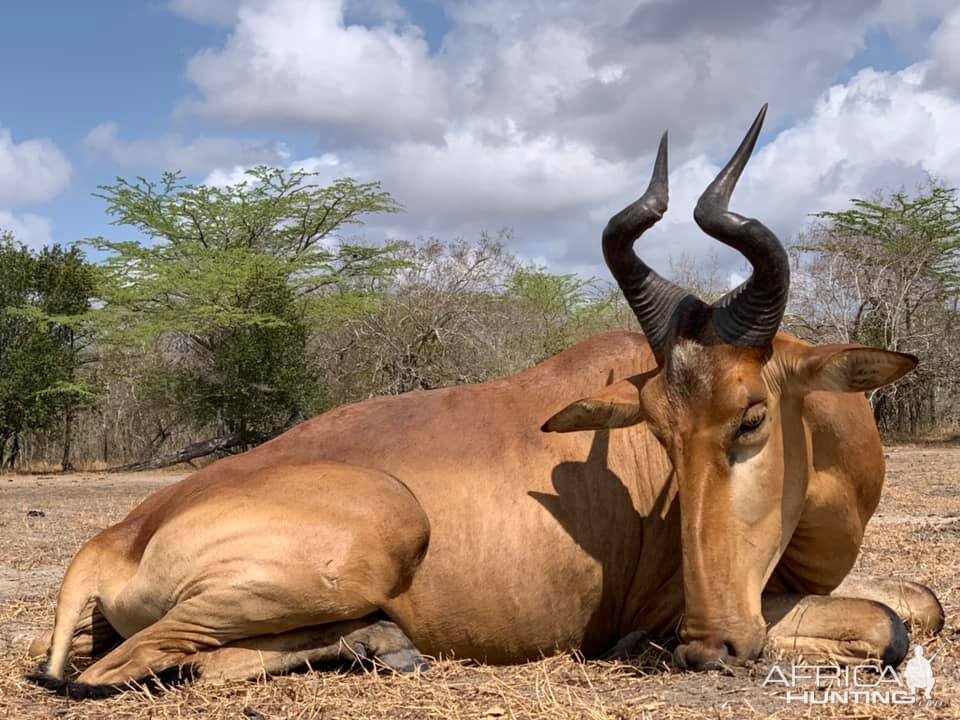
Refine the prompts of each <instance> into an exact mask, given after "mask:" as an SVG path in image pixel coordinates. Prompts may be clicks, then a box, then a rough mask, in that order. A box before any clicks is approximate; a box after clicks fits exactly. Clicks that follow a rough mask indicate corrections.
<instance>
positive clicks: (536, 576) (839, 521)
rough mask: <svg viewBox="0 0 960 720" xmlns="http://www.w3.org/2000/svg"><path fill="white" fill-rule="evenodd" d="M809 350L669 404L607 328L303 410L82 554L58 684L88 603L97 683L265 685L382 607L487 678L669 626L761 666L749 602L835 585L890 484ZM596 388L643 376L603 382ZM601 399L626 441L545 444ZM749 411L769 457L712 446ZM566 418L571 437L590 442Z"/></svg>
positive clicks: (626, 341)
mask: <svg viewBox="0 0 960 720" xmlns="http://www.w3.org/2000/svg"><path fill="white" fill-rule="evenodd" d="M809 352H810V349H809V347H808V346H807V345H805V344H804V343H800V342H799V341H797V340H794V339H791V338H787V337H785V336H781V337H780V338H779V339H778V340H777V344H776V349H775V353H774V357H773V359H770V360H769V361H768V359H767V358H765V357H761V356H760V355H758V354H757V353H755V352H753V351H745V350H740V349H735V348H730V347H728V346H723V345H715V346H709V347H702V348H700V347H698V348H696V349H695V350H693V349H690V352H687V351H685V354H684V356H683V359H682V361H683V364H684V365H686V366H687V367H688V369H689V367H690V365H691V361H692V360H691V359H695V360H696V362H695V363H694V364H695V365H696V367H697V372H698V373H699V375H700V376H701V378H702V379H703V381H704V383H707V384H706V385H705V387H710V388H713V390H712V391H711V392H710V393H709V394H708V395H707V396H706V397H704V396H703V394H702V393H695V394H693V395H689V394H688V395H683V394H677V393H675V392H670V388H669V386H668V385H667V384H666V381H665V380H664V374H663V373H659V374H658V373H656V372H654V371H655V363H654V361H653V358H652V356H651V353H650V352H649V349H648V348H647V345H646V343H645V341H644V339H643V337H642V336H640V335H637V334H634V333H611V334H607V335H602V336H598V337H595V338H592V339H590V340H587V341H585V342H584V343H581V344H580V345H578V346H577V347H575V348H573V349H571V350H569V351H567V352H565V353H563V354H561V355H559V356H557V357H555V358H553V359H551V360H549V361H547V362H545V363H543V364H541V365H539V366H537V367H536V368H534V369H532V370H530V371H528V372H526V373H522V374H520V375H517V376H514V377H511V378H507V379H504V380H500V381H496V382H492V383H487V384H484V385H477V386H463V387H457V388H450V389H446V390H437V391H431V392H427V393H412V394H408V395H404V396H400V397H390V398H379V399H375V400H370V401H367V402H364V403H360V404H357V405H351V406H347V407H343V408H339V409H337V410H334V411H331V412H329V413H327V414H325V415H322V416H320V417H318V418H314V419H313V420H310V421H308V422H305V423H303V424H302V425H299V426H297V427H295V428H293V429H292V430H290V431H289V432H287V433H286V434H284V435H282V436H281V437H279V438H277V439H275V440H273V441H271V442H269V443H267V444H265V445H262V446H260V447H258V448H256V449H254V450H252V451H250V452H248V453H245V454H243V455H240V456H237V457H233V458H229V459H226V460H222V461H220V462H217V463H215V464H213V465H211V466H210V467H208V468H205V469H203V470H201V471H199V472H197V473H195V474H194V475H192V476H191V477H189V478H187V479H186V480H184V481H182V482H180V483H178V484H176V485H173V486H171V487H169V488H166V489H164V490H162V491H160V492H158V493H156V494H155V495H153V496H152V497H150V498H148V499H147V500H146V501H144V502H143V503H142V504H141V505H140V506H139V507H137V508H136V509H135V510H134V511H133V512H131V513H130V515H128V516H127V518H125V519H124V520H123V521H121V522H120V523H118V524H117V525H115V526H113V527H111V528H108V529H107V530H105V531H104V532H102V533H101V534H100V535H98V536H97V537H95V538H94V539H93V540H91V541H90V542H89V543H88V544H87V545H86V546H84V548H83V549H82V550H81V551H80V553H79V554H78V556H77V558H76V559H75V560H74V562H73V563H72V564H71V567H70V569H69V571H68V574H67V577H66V580H65V582H64V586H63V588H62V589H61V596H60V601H59V603H58V609H57V618H56V624H55V630H54V639H53V643H52V648H51V651H50V664H49V671H50V674H52V675H53V676H55V677H62V676H63V673H64V669H65V660H66V657H67V652H68V650H69V647H70V643H71V639H72V637H73V632H74V628H75V626H76V624H77V621H78V618H79V615H80V613H82V611H83V608H84V607H85V606H86V604H87V602H88V601H89V600H90V599H93V600H95V601H96V603H97V607H98V608H99V611H100V612H102V614H103V615H104V616H105V617H106V619H107V620H108V621H109V622H110V624H111V625H112V626H113V627H114V628H116V629H117V630H118V631H119V632H120V633H121V634H122V635H123V636H124V637H126V638H127V640H126V641H125V642H124V643H123V644H122V645H120V646H119V647H118V648H116V649H115V650H113V651H112V652H110V653H109V654H108V655H107V656H106V657H104V658H103V659H101V660H99V661H98V662H97V663H95V664H94V665H93V666H91V667H90V668H89V669H87V670H86V671H85V672H84V673H83V674H82V675H81V676H80V678H79V680H80V682H82V683H87V684H91V685H102V684H118V683H123V682H126V681H128V680H133V679H138V678H142V677H145V676H146V675H148V674H150V673H155V672H159V671H161V670H163V669H165V668H169V667H173V666H176V665H182V664H200V665H201V666H202V665H203V663H204V662H206V663H208V665H209V666H210V667H214V666H215V667H216V668H217V670H216V672H217V673H218V674H220V675H222V676H225V677H234V676H237V675H238V674H239V675H243V674H244V673H246V672H247V670H244V668H248V669H249V668H251V667H253V666H254V665H256V662H255V661H254V660H253V659H252V658H253V655H251V653H252V652H257V653H261V652H263V651H264V650H269V652H268V653H267V655H269V658H270V659H269V662H266V661H265V663H264V666H263V667H262V668H261V669H265V670H266V671H268V672H273V671H274V669H276V671H281V670H284V669H288V668H289V667H290V666H291V663H294V664H295V663H296V662H299V661H301V660H304V659H310V658H315V659H316V658H328V659H329V657H330V656H331V654H336V652H339V651H336V652H335V651H334V650H333V649H332V648H334V647H336V643H334V642H333V640H332V639H331V638H332V637H333V636H338V637H339V635H338V633H340V632H341V631H340V630H338V628H340V629H342V633H341V634H343V635H347V634H349V633H351V632H354V631H357V632H359V631H361V630H362V628H363V627H366V626H367V625H369V624H370V621H367V620H362V619H364V618H368V617H370V616H372V615H373V614H374V613H385V614H386V615H387V616H389V617H390V618H391V619H392V620H393V621H395V622H396V623H397V625H398V626H399V628H400V629H401V630H402V631H403V633H405V635H406V636H407V637H409V639H410V640H412V641H413V643H414V644H415V645H416V648H418V649H419V650H420V651H421V652H424V653H427V654H430V655H455V656H456V657H459V658H475V659H477V660H481V661H486V662H496V663H504V662H517V661H523V660H529V659H534V658H537V657H539V656H541V655H543V654H550V653H553V652H556V651H557V650H566V649H573V648H580V649H581V650H582V651H584V652H585V653H586V654H587V655H596V654H599V653H601V652H603V651H605V650H607V649H609V648H611V647H612V646H613V645H614V644H615V643H616V642H617V641H618V640H619V639H620V638H621V637H623V636H624V635H627V634H628V633H630V632H632V631H635V630H640V629H642V630H646V631H648V632H650V633H653V634H655V635H657V634H660V635H668V634H670V633H672V632H673V631H674V629H675V628H676V627H677V626H678V624H680V623H681V621H682V622H683V637H684V642H685V647H687V648H688V649H689V653H690V657H691V658H692V657H693V655H694V654H696V653H701V654H703V655H704V657H706V656H707V655H709V652H708V650H709V648H712V647H714V646H716V645H717V643H721V644H722V643H724V642H726V643H729V644H730V646H731V647H733V648H734V650H735V651H736V653H737V655H738V656H742V657H750V656H753V655H755V654H756V653H757V652H759V649H760V646H761V645H762V644H763V641H764V627H765V623H764V620H763V616H762V614H761V593H762V592H763V591H764V589H765V588H767V589H768V590H774V591H778V592H781V593H795V594H796V593H800V594H804V593H828V592H829V591H830V590H832V589H833V588H834V587H836V585H838V584H839V583H840V581H841V580H842V579H843V578H844V576H845V575H846V574H847V572H848V571H849V569H850V567H851V566H852V564H853V562H854V559H855V557H856V552H857V548H858V547H859V544H860V540H861V538H862V534H863V528H864V525H865V523H866V521H867V519H868V518H869V517H870V515H871V514H872V512H873V509H874V508H875V506H876V503H877V500H878V498H879V492H880V487H881V484H882V478H883V456H882V451H881V446H880V442H879V437H878V435H877V431H876V428H875V426H874V425H873V420H872V416H871V414H870V410H869V407H868V406H867V403H866V401H865V400H864V398H863V397H862V396H861V395H855V394H846V395H838V394H828V393H822V392H808V389H807V387H806V386H805V385H803V386H802V387H801V385H802V383H794V384H791V383H792V380H791V378H792V377H794V376H795V375H796V368H798V367H801V366H803V359H804V357H805V356H806V354H807V353H809ZM706 370H709V373H710V374H709V378H706V377H704V376H703V373H704V372H705V371H706ZM610 378H632V379H633V380H632V381H631V382H632V384H631V385H630V387H627V386H626V385H623V384H617V385H616V386H611V387H610V388H607V389H606V390H604V388H605V387H606V386H607V385H608V382H609V379H610ZM592 393H600V395H599V396H598V397H599V399H597V398H592V401H593V402H595V403H597V404H596V407H600V406H602V405H603V404H604V403H606V402H609V401H611V399H612V400H613V401H614V402H615V404H616V403H620V404H624V403H625V404H626V405H627V406H629V407H631V408H632V410H631V412H632V415H631V416H630V418H629V421H628V422H627V421H624V415H623V414H622V408H621V409H620V410H619V411H612V412H609V413H608V416H609V418H610V419H609V423H610V424H611V425H613V426H614V427H617V426H619V425H630V426H629V427H624V428H623V429H612V430H608V429H602V430H599V431H597V432H570V433H568V434H556V433H544V432H542V431H541V426H542V425H543V424H544V421H547V420H548V419H550V418H551V417H553V416H555V415H557V413H558V412H559V411H561V410H562V409H563V408H564V407H565V406H567V405H568V403H569V402H570V400H571V399H573V398H577V397H581V398H590V396H591V394H592ZM758 398H759V399H762V400H764V401H765V402H766V403H767V405H768V412H769V427H768V428H767V429H766V430H765V433H766V434H765V436H764V438H765V439H764V442H763V443H761V444H758V446H757V447H756V448H751V447H739V446H738V447H737V448H736V452H734V453H733V455H728V453H727V450H729V448H727V446H726V444H725V443H726V441H723V442H721V440H720V438H721V437H726V435H723V433H728V432H729V430H730V423H737V422H739V418H740V417H741V415H742V413H743V408H744V407H746V406H747V405H748V404H749V403H751V402H755V401H756V400H757V399H758ZM575 404H576V403H575ZM580 407H581V409H580V410H576V411H571V413H572V414H568V416H567V418H568V419H567V420H565V421H564V422H567V425H563V426H562V429H569V430H573V429H577V427H576V426H577V418H581V419H582V420H583V422H587V423H589V422H594V423H595V424H594V426H593V427H604V422H596V415H595V414H591V413H590V412H587V413H586V414H584V413H583V411H582V408H583V406H582V405H581V406H580ZM568 409H569V408H568ZM578 413H580V414H579V415H578ZM602 414H603V413H602V412H601V415H602ZM584 418H585V419H584ZM558 422H559V421H558ZM609 426H610V425H606V427H609ZM548 429H552V428H549V426H548ZM557 429H561V427H560V426H559V425H558V427H557ZM658 438H659V440H658ZM730 457H733V458H734V459H735V460H736V462H735V465H737V464H740V463H742V464H743V468H744V470H743V473H742V476H737V477H733V476H732V475H731V472H732V471H731V470H730V466H729V465H727V463H728V460H729V458H730ZM738 472H739V471H738ZM732 480H734V481H735V482H731V481H732ZM734 486H735V488H734ZM768 584H769V587H768ZM354 621H359V622H360V624H359V625H356V624H351V623H354ZM344 623H346V624H344ZM364 623H366V625H365V624H364ZM311 628H313V629H311ZM317 628H319V629H317ZM824 628H827V629H825V630H824V632H829V623H827V624H825V625H824ZM285 638H286V639H287V640H289V642H288V643H287V644H285V643H286V640H284V639H285ZM42 645H43V643H40V646H42ZM230 648H232V650H229V651H228V649H230ZM217 653H219V655H217ZM271 653H272V654H271ZM258 657H259V655H258ZM213 658H218V659H216V660H214V659H213ZM231 658H232V659H231ZM234 662H235V667H233V669H231V663H234ZM693 664H696V663H693ZM257 667H260V666H259V665H257Z"/></svg>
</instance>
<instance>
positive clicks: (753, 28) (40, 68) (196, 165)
mask: <svg viewBox="0 0 960 720" xmlns="http://www.w3.org/2000/svg"><path fill="white" fill-rule="evenodd" d="M765 102H767V103H769V106H770V110H769V113H768V116H767V121H766V126H765V129H764V133H763V135H762V136H761V141H760V144H759V146H758V150H757V151H756V153H755V155H754V158H753V161H752V162H751V164H750V165H749V167H748V169H747V172H746V173H745V175H744V177H743V179H742V180H741V183H740V185H739V186H738V189H737V192H736V193H735V194H734V197H733V202H732V204H731V208H732V209H734V210H737V211H738V212H741V213H743V214H746V215H750V216H754V217H757V218H759V219H760V220H762V221H763V222H764V223H766V224H767V225H768V226H769V227H771V228H772V229H773V230H774V231H775V232H776V233H777V234H778V235H779V237H780V238H781V240H782V241H784V242H785V243H789V242H791V241H793V240H795V239H796V237H797V234H798V233H799V232H801V231H802V230H803V228H804V227H805V226H806V225H807V224H808V223H809V222H810V219H811V214H812V213H814V212H817V211H820V210H835V209H841V208H843V207H845V206H846V205H847V204H848V203H849V200H850V199H851V198H854V197H871V196H873V195H874V194H875V193H876V192H877V191H878V190H881V189H888V190H899V189H906V190H913V189H915V188H917V187H919V186H920V185H921V184H922V183H923V182H924V181H925V179H926V178H927V177H928V176H932V177H935V178H937V179H939V180H942V181H943V182H946V183H947V184H949V185H951V186H960V7H958V6H957V3H956V2H955V1H950V2H945V1H941V0H911V2H903V0H889V1H887V0H849V1H848V2H837V1H836V0H808V1H806V2H790V1H781V0H729V1H728V2H723V3H718V2H713V3H710V2H703V1H702V0H640V1H638V0H632V1H629V2H628V1H626V0H595V1H590V0H581V1H579V2H575V1H573V0H524V1H522V2H521V1H519V0H512V1H508V0H269V1H268V0H144V1H137V0H90V1H89V2H84V3H64V2H54V1H53V0H34V1H33V2H30V3H10V4H8V6H7V7H5V8H4V19H3V22H2V23H0V228H5V229H8V230H10V231H12V232H13V233H14V234H15V236H16V237H17V238H18V239H19V240H20V241H21V242H23V243H25V244H27V245H29V246H31V247H35V248H36V247H40V246H43V245H45V244H50V243H60V244H64V245H69V244H72V243H74V242H76V241H78V240H81V239H83V238H86V237H91V236H96V235H104V236H106V237H108V238H110V239H114V240H125V239H131V238H132V237H133V236H132V235H131V231H130V230H129V229H127V228H122V227H116V226H112V225H111V224H110V218H109V217H107V215H106V214H105V212H104V208H105V206H104V202H103V201H102V200H101V199H98V198H96V197H95V196H94V195H93V193H94V192H96V188H97V186H98V185H101V184H105V183H110V182H113V180H114V178H115V177H117V176H120V177H126V178H133V177H136V176H143V177H146V178H154V179H156V178H159V176H160V175H161V173H162V172H164V171H165V170H181V171H183V172H184V173H185V174H186V175H187V177H188V178H189V179H191V180H192V181H195V182H206V183H211V184H224V183H229V182H234V181H237V180H239V179H241V178H242V177H243V171H244V170H245V169H247V168H249V167H252V166H254V165H257V164H270V165H276V166H282V167H286V168H291V169H296V168H304V169H308V170H311V171H315V172H318V173H319V174H320V177H321V178H323V179H328V180H333V179H335V178H337V177H343V176H350V177H354V178H356V179H358V180H363V181H367V180H377V181H380V182H382V183H383V187H384V188H385V189H386V190H388V191H390V192H391V193H392V194H393V195H394V196H395V197H396V198H397V200H398V201H399V202H400V203H401V204H402V205H403V206H404V207H405V209H406V210H405V212H404V213H402V214H400V215H394V216H390V217H388V218H371V219H370V221H369V222H368V223H367V225H366V226H365V227H364V228H363V229H362V231H361V232H362V235H363V236H364V237H365V238H366V239H367V240H369V241H373V242H377V241H381V240H386V239H393V240H415V239H416V238H418V237H431V236H432V237H437V238H440V239H445V240H453V239H457V238H463V239H466V240H471V239H475V238H477V237H479V235H480V233H481V232H483V231H488V232H491V233H495V232H497V231H498V230H500V229H502V228H509V229H510V230H511V231H512V235H511V240H510V248H511V250H513V251H514V252H515V253H517V254H518V255H519V256H520V257H521V258H523V259H525V260H527V261H530V262H536V263H539V264H542V265H545V266H546V267H548V268H549V269H551V270H553V271H555V272H576V273H580V274H582V275H584V276H596V277H607V271H606V270H605V269H604V267H603V264H602V259H601V253H600V234H601V232H602V229H603V226H604V225H605V224H606V221H607V219H609V217H610V216H611V215H613V214H614V213H616V212H617V211H619V210H620V209H621V208H622V207H624V206H625V205H626V204H627V203H629V202H630V201H631V200H633V199H634V198H635V197H636V196H637V195H639V193H640V192H642V190H643V189H644V188H645V186H646V183H647V181H648V179H649V174H650V170H651V167H652V163H653V154H654V152H655V150H656V146H657V141H658V139H659V136H660V134H661V133H662V132H663V131H664V130H669V133H670V164H671V172H670V185H671V199H670V210H669V211H668V213H667V215H666V216H665V217H664V219H663V220H662V221H661V222H660V223H659V224H658V226H657V227H656V228H654V230H652V231H651V232H650V233H648V235H647V236H645V237H644V238H643V240H641V241H640V242H639V243H638V252H640V254H641V255H642V256H643V257H644V259H646V260H647V261H648V262H650V263H651V264H652V265H653V266H654V267H655V268H657V269H660V270H661V271H669V268H670V261H671V258H672V259H673V260H677V259H678V258H679V256H680V255H681V254H687V255H690V256H693V257H696V258H700V259H705V258H708V257H710V256H711V255H713V256H715V258H716V260H717V261H718V262H719V264H720V267H721V269H722V271H723V272H725V273H736V272H738V271H740V270H741V268H742V266H743V261H742V259H741V258H739V257H738V256H737V255H736V254H735V253H734V252H733V251H731V250H729V249H727V248H724V247H721V246H719V244H718V243H717V242H716V241H714V240H712V239H710V238H708V237H707V236H705V235H703V233H701V232H700V231H699V229H698V228H697V227H696V225H695V224H694V223H693V220H692V213H693V207H694V205H695V203H696V198H697V197H698V196H699V194H700V193H701V192H702V190H703V189H704V188H705V187H706V186H707V184H709V182H710V180H711V179H712V178H713V176H714V175H715V174H716V172H717V171H718V169H719V167H720V166H722V164H723V163H724V162H725V161H726V159H727V158H728V157H729V155H730V153H732V151H733V150H734V149H735V148H736V146H737V144H738V143H739V141H740V138H741V137H742V135H743V133H744V132H745V130H746V129H747V127H748V126H749V124H750V122H751V120H752V119H753V116H754V115H755V114H756V112H757V110H758V109H759V108H760V106H761V105H762V104H763V103H765ZM355 232H356V231H355V230H351V233H355Z"/></svg>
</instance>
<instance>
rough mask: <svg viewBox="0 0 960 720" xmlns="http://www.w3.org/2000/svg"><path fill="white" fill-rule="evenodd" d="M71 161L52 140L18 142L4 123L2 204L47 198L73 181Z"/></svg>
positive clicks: (0, 181) (0, 154) (0, 139)
mask: <svg viewBox="0 0 960 720" xmlns="http://www.w3.org/2000/svg"><path fill="white" fill-rule="evenodd" d="M70 174H71V167H70V161H69V160H67V158H66V156H65V155H64V154H63V152H61V150H60V148H58V147H57V146H56V144H54V143H53V142H51V141H50V140H45V139H32V140H24V141H22V142H19V143H18V142H14V140H13V136H12V135H11V134H10V130H8V129H7V128H3V127H0V208H11V207H14V206H17V205H28V204H32V203H40V202H45V201H47V200H49V199H51V198H52V197H54V196H55V195H57V194H58V193H59V192H60V191H62V190H64V189H65V188H66V187H67V185H69V184H70Z"/></svg>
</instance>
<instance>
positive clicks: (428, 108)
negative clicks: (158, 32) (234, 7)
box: [187, 0, 446, 137]
mask: <svg viewBox="0 0 960 720" xmlns="http://www.w3.org/2000/svg"><path fill="white" fill-rule="evenodd" d="M343 12H344V8H343V3H342V2H339V1H337V0H309V1H308V0H276V1H275V2H271V3H269V4H260V3H256V4H248V5H244V6H243V7H242V8H241V9H240V10H239V13H238V19H237V23H236V25H235V27H234V28H233V32H232V33H231V35H230V37H229V39H228V40H227V43H226V46H225V47H224V48H222V49H220V50H207V51H204V52H201V53H199V54H197V55H195V56H194V57H193V58H192V59H191V60H190V62H189V64H188V67H187V76H188V78H189V79H190V81H191V82H193V83H194V84H195V85H196V86H197V88H198V89H199V90H200V91H201V92H202V93H203V99H202V100H201V101H200V102H199V104H198V106H197V107H198V109H199V111H201V112H202V113H204V114H206V115H210V116H214V117H217V118H219V119H221V120H223V121H224V122H227V123H235V124H257V123H263V124H277V123H279V124H286V125H297V126H306V127H316V128H319V127H333V128H339V129H341V130H344V131H348V132H354V131H356V132H362V133H365V134H367V135H368V136H374V137H378V136H382V135H388V136H392V137H396V136H404V137H411V136H412V137H427V136H435V135H436V134H437V132H438V131H439V130H440V128H441V127H442V122H441V120H440V118H442V117H443V116H444V115H445V113H446V105H445V100H444V93H443V89H442V78H441V75H440V73H439V72H438V71H437V69H436V68H434V67H433V66H432V64H431V63H430V62H429V60H428V52H429V49H428V47H427V43H426V41H425V40H424V38H423V35H422V33H421V32H420V30H419V29H418V28H415V27H412V26H402V27H395V26H392V25H384V26H380V27H376V28H372V29H371V28H367V27H364V26H361V25H352V26H349V27H347V26H345V25H344V19H343Z"/></svg>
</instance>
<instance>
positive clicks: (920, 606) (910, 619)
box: [831, 573, 944, 634]
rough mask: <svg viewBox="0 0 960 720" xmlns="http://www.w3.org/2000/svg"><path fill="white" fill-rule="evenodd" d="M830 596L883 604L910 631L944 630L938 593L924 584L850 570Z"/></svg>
mask: <svg viewBox="0 0 960 720" xmlns="http://www.w3.org/2000/svg"><path fill="white" fill-rule="evenodd" d="M831 595H832V596H833V597H849V598H863V599H865V600H875V601H877V602H880V603H883V604H884V605H886V606H887V607H889V608H890V609H892V610H893V611H894V612H895V613H896V614H897V615H899V616H900V619H901V620H903V622H905V623H906V624H907V626H908V627H910V628H911V629H913V630H918V631H920V632H923V633H931V634H936V633H938V632H940V631H941V630H942V629H943V623H944V614H943V606H942V605H941V604H940V601H939V600H938V599H937V596H936V595H935V594H934V592H933V590H931V589H930V588H928V587H927V586H926V585H921V584H920V583H917V582H913V581H911V580H901V579H898V578H880V577H873V576H870V575H857V574H853V573H851V574H850V575H847V577H846V578H845V579H844V581H843V582H842V583H840V585H839V587H837V588H836V589H835V590H834V591H833V592H832V593H831Z"/></svg>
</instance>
